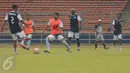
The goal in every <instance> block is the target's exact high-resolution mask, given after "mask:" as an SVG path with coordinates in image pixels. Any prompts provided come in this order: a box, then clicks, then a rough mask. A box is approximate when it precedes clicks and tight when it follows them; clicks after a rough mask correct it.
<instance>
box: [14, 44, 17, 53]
mask: <svg viewBox="0 0 130 73" xmlns="http://www.w3.org/2000/svg"><path fill="white" fill-rule="evenodd" d="M13 47H14V52H17V50H16V49H17V44H16V43H15V44H14V45H13Z"/></svg>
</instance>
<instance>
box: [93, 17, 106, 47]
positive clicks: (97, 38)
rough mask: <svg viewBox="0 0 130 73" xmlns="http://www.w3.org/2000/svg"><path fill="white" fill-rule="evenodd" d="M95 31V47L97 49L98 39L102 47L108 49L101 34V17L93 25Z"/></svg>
mask: <svg viewBox="0 0 130 73" xmlns="http://www.w3.org/2000/svg"><path fill="white" fill-rule="evenodd" d="M95 32H96V41H95V49H97V44H98V41H99V40H101V41H102V45H103V47H104V49H108V48H107V47H106V45H105V42H104V37H103V34H102V21H101V19H99V20H98V24H97V25H95Z"/></svg>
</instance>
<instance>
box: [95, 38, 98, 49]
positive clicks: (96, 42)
mask: <svg viewBox="0 0 130 73" xmlns="http://www.w3.org/2000/svg"><path fill="white" fill-rule="evenodd" d="M97 44H98V41H97V40H96V41H95V49H97Z"/></svg>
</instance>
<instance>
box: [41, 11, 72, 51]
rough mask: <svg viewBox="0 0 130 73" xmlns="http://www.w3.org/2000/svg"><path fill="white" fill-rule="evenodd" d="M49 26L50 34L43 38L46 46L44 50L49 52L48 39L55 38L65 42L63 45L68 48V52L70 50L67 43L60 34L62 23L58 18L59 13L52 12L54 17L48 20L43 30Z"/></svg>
mask: <svg viewBox="0 0 130 73" xmlns="http://www.w3.org/2000/svg"><path fill="white" fill-rule="evenodd" d="M49 27H50V30H51V33H50V35H48V36H47V37H46V38H45V42H46V45H47V47H48V50H45V51H44V52H46V53H50V43H49V41H53V40H55V39H58V40H60V41H61V42H62V43H63V44H65V46H66V47H67V48H68V50H69V52H71V49H70V46H69V44H68V43H67V42H66V41H65V39H64V37H63V36H62V29H63V23H62V21H61V20H60V19H59V13H54V18H52V19H50V20H49V22H48V25H47V26H46V27H45V29H44V31H46V30H47V29H48V28H49ZM44 31H43V32H44Z"/></svg>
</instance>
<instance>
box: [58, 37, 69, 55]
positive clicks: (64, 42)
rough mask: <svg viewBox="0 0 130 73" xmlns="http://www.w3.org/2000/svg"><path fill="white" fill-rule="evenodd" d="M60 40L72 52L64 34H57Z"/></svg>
mask: <svg viewBox="0 0 130 73" xmlns="http://www.w3.org/2000/svg"><path fill="white" fill-rule="evenodd" d="M57 38H58V40H60V41H61V42H62V43H63V44H64V45H65V46H66V47H67V49H68V51H69V52H70V53H71V49H70V46H69V44H68V43H67V42H66V41H65V39H64V37H63V36H62V35H58V36H57Z"/></svg>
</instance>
